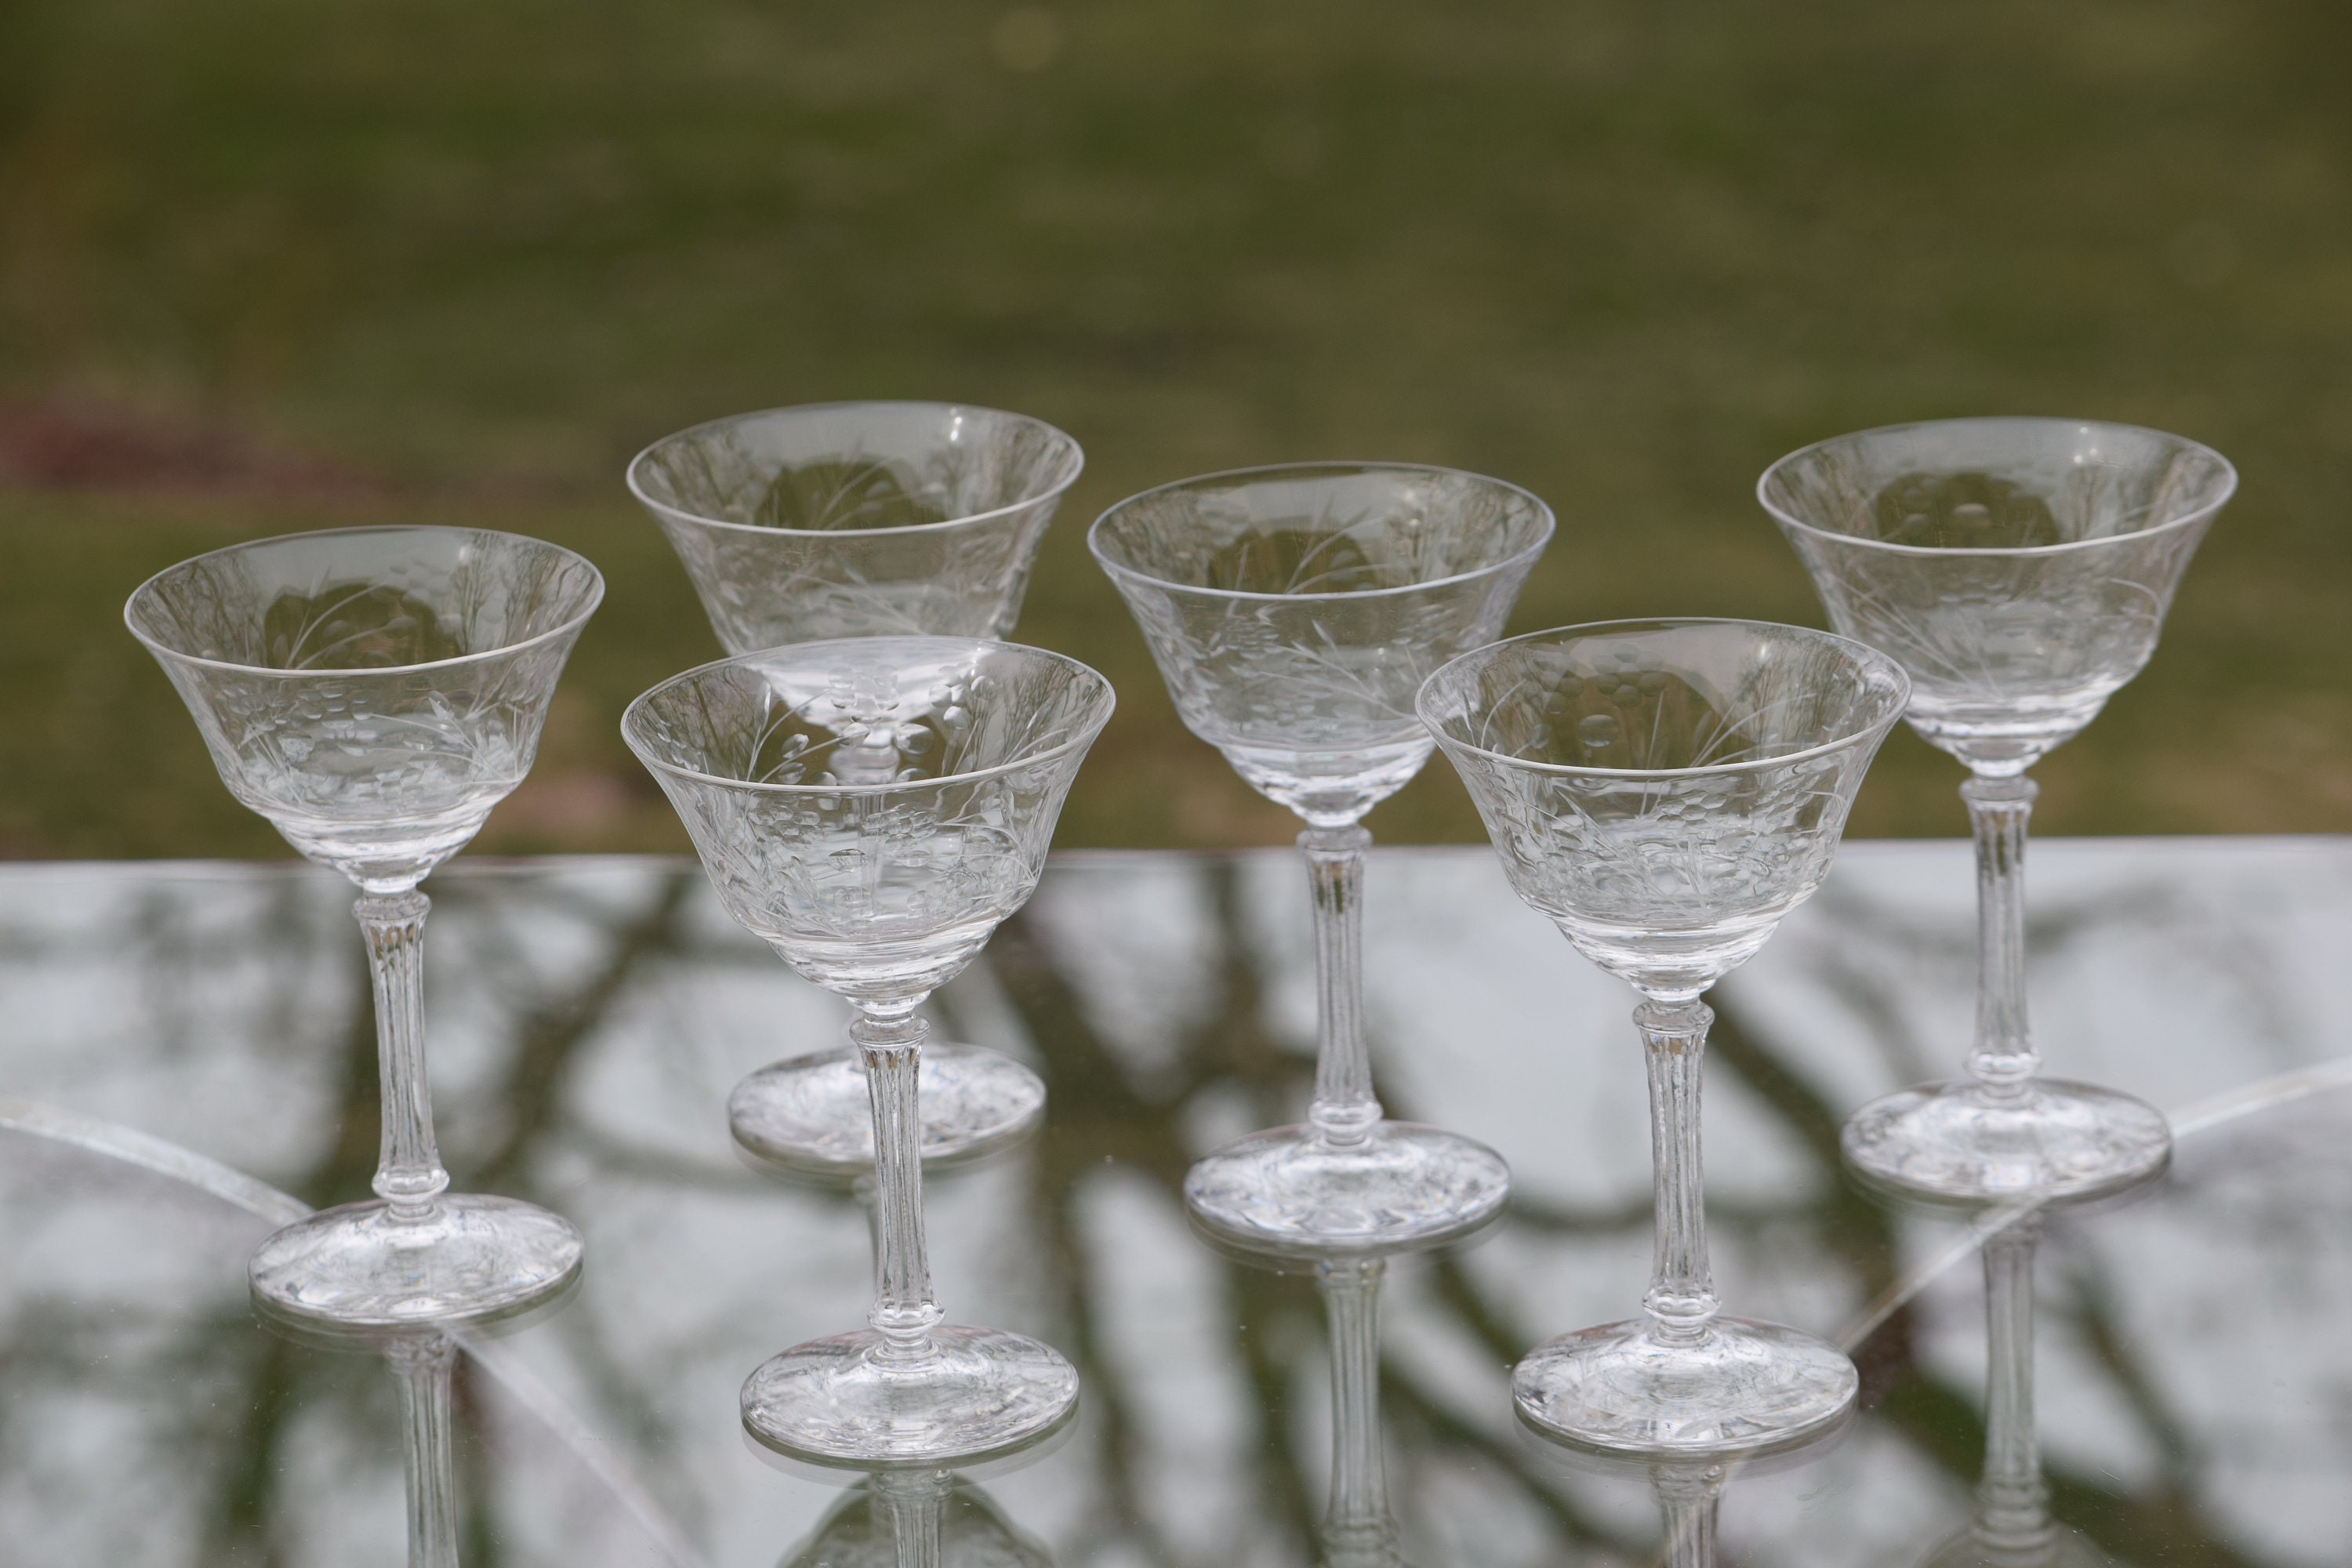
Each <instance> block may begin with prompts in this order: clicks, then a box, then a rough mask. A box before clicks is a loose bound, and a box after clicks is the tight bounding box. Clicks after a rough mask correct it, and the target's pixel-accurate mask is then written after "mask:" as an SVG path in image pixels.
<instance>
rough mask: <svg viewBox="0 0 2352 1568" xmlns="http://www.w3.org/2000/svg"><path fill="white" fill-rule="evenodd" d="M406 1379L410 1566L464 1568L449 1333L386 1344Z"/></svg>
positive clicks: (387, 1356) (403, 1406) (453, 1351)
mask: <svg viewBox="0 0 2352 1568" xmlns="http://www.w3.org/2000/svg"><path fill="white" fill-rule="evenodd" d="M383 1356H384V1360H385V1361H387V1362H389V1363H392V1370H393V1373H394V1375H395V1376H397V1377H398V1378H399V1379H400V1414H401V1430H402V1443H401V1447H402V1449H403V1452H404V1456H405V1458H406V1461H407V1470H408V1568H458V1563H457V1442H456V1436H455V1433H454V1432H453V1431H452V1401H451V1392H452V1390H451V1384H452V1373H454V1372H455V1371H456V1369H457V1343H456V1342H455V1341H453V1340H451V1339H450V1338H449V1337H448V1336H447V1335H446V1334H443V1333H439V1332H427V1333H421V1334H404V1335H402V1336H401V1337H400V1338H398V1339H395V1340H393V1341H392V1342H390V1343H389V1344H387V1345H386V1346H385V1347H384V1352H383Z"/></svg>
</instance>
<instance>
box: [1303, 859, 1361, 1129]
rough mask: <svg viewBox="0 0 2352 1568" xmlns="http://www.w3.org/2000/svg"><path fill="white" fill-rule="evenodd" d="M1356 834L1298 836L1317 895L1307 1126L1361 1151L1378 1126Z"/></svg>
mask: <svg viewBox="0 0 2352 1568" xmlns="http://www.w3.org/2000/svg"><path fill="white" fill-rule="evenodd" d="M1371 844H1372V836H1371V835H1370V833H1367V832H1366V831H1364V829H1362V828H1360V827H1354V826H1349V827H1310V828H1308V829H1307V831H1306V832H1304V833H1302V834H1300V835H1299V836H1298V849H1299V853H1300V854H1302V855H1304V856H1306V857H1307V879H1308V880H1309V882H1310V883H1311V884H1312V885H1313V887H1314V889H1315V978H1316V984H1317V992H1316V1009H1315V1023H1316V1048H1315V1102H1314V1104H1312V1105H1311V1106H1309V1107H1308V1108H1307V1121H1308V1122H1309V1123H1310V1124H1312V1125H1313V1127H1314V1129H1315V1131H1316V1132H1317V1134H1318V1135H1319V1136H1320V1137H1321V1138H1322V1139H1323V1141H1324V1142H1328V1143H1333V1144H1339V1145H1342V1146H1344V1145H1347V1144H1350V1143H1360V1142H1363V1141H1364V1138H1365V1135H1366V1134H1367V1133H1369V1132H1370V1131H1371V1130H1372V1128H1373V1127H1375V1126H1376V1125H1378V1124H1379V1122H1380V1120H1381V1102H1380V1101H1379V1100H1375V1099H1373V1098H1372V1057H1371V1048H1370V1045H1369V1044H1367V1042H1366V1041H1365V1039H1364V964H1363V933H1364V910H1363V903H1364V851H1365V850H1367V849H1369V848H1370V847H1371Z"/></svg>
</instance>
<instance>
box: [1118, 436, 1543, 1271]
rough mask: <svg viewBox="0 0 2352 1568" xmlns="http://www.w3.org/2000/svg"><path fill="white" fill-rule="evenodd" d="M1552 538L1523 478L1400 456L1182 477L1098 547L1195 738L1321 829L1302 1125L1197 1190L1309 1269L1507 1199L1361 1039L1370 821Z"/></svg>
mask: <svg viewBox="0 0 2352 1568" xmlns="http://www.w3.org/2000/svg"><path fill="white" fill-rule="evenodd" d="M1551 532H1552V516H1551V511H1550V510H1549V508H1547V507H1546V506H1545V505H1544V504H1543V503H1542V502H1541V501H1539V500H1537V499H1536V498H1535V497H1533V496H1531V495H1529V494H1528V493H1527V492H1526V491H1525V490H1522V489H1517V487H1516V486H1512V485H1507V484H1504V483H1502V482H1501V481H1499V480H1496V479H1486V478H1483V477H1481V476H1479V475H1476V474H1465V473H1461V472H1458V471H1456V470H1454V469H1451V468H1421V467H1414V466H1412V465H1407V464H1378V463H1370V464H1352V463H1326V464H1294V465H1287V466H1282V467H1276V468H1250V469H1244V470H1240V471H1238V472H1234V473H1228V474H1213V475H1210V476H1207V477H1205V478H1202V479H1186V480H1183V481H1181V482H1180V483H1177V484H1172V485H1166V486H1163V487H1161V488H1160V489H1153V490H1147V491H1145V492H1144V493H1143V494H1141V495H1139V496H1134V497H1130V498H1129V500H1124V501H1121V502H1120V503H1119V504H1118V505H1117V506H1115V507H1113V508H1111V509H1110V510H1108V511H1107V512H1105V513H1104V514H1103V515H1102V516H1101V517H1100V518H1099V519H1098V520H1097V521H1096V523H1095V525H1094V528H1093V530H1092V531H1090V532H1089V533H1088V534H1087V544H1088V546H1089V547H1090V548H1091V549H1092V550H1093V551H1094V554H1095V559H1096V560H1097V562H1099V563H1101V565H1102V568H1103V570H1104V571H1105V572H1106V573H1108V574H1109V576H1110V579H1111V581H1112V582H1113V583H1115V584H1118V590H1119V593H1120V595H1122V596H1123V597H1124V598H1125V599H1126V600H1127V605H1128V608H1129V610H1130V611H1132V612H1133V613H1134V616H1135V619H1136V624H1137V625H1138V626H1140V627H1141V628H1142V630H1143V636H1144V640H1145V641H1146V642H1147V643H1148V644H1150V648H1151V656H1152V658H1153V660H1154V661H1155V662H1156V663H1157V664H1158V665H1159V667H1160V678H1161V679H1163V680H1164V681H1166V683H1167V686H1168V692H1169V695H1170V697H1171V698H1172V699H1173V700H1174V701H1175V704H1176V709H1177V711H1178V713H1179V714H1181V716H1182V718H1183V721H1184V723H1185V725H1186V726H1187V727H1188V728H1189V729H1191V730H1192V732H1193V733H1194V734H1196V735H1198V736H1200V737H1201V738H1202V740H1204V741H1207V742H1209V743H1210V744H1212V745H1213V746H1215V747H1216V748H1217V749H1218V750H1219V751H1221V752H1223V753H1224V755H1225V759H1226V760H1227V761H1228V762H1230V763H1232V764H1233V766H1234V771H1236V772H1237V773H1240V774H1241V775H1242V777H1243V778H1244V780H1246V781H1247V782H1248V783H1249V784H1250V785H1251V787H1252V788H1254V789H1256V790H1257V791H1259V792H1260V793H1261V794H1263V795H1266V796H1268V797H1269V798H1271V799H1273V800H1276V801H1279V802H1281V803H1282V804H1283V805H1286V806H1288V807H1289V808H1290V809H1291V810H1292V811H1294V812H1296V813H1297V814H1298V816H1300V817H1302V818H1304V819H1305V821H1306V822H1307V831H1306V832H1304V833H1302V834H1301V835H1299V838H1298V847H1299V850H1300V853H1301V854H1302V855H1303V856H1304V857H1305V858H1306V860H1307V878H1308V882H1309V885H1310V886H1311V887H1312V888H1313V889H1314V894H1315V931H1316V973H1317V977H1318V979H1317V984H1318V1005H1317V1012H1318V1019H1319V1021H1320V1023H1319V1028H1320V1044H1319V1046H1318V1057H1317V1060H1318V1069H1317V1080H1316V1091H1315V1098H1314V1100H1313V1101H1312V1103H1311V1104H1310V1105H1309V1107H1308V1109H1307V1120H1306V1121H1305V1122H1304V1123H1303V1124H1298V1125H1293V1126H1286V1127H1279V1128H1276V1129H1274V1130H1272V1131H1265V1132H1260V1133H1258V1134H1256V1135H1255V1136H1253V1137H1249V1138H1245V1139H1243V1140H1240V1141H1238V1142H1234V1143H1233V1144H1231V1145H1229V1146H1227V1147H1226V1148H1223V1149H1220V1150H1218V1151H1216V1152H1214V1153H1212V1154H1210V1155H1208V1156H1207V1157H1205V1158H1203V1159H1202V1160H1201V1161H1199V1162H1197V1163H1195V1164H1194V1165H1193V1166H1192V1172H1191V1173H1190V1174H1189V1175H1188V1176H1187V1178H1186V1181H1185V1189H1184V1190H1185V1201H1186V1202H1187V1204H1189V1205H1191V1208H1192V1215H1193V1218H1194V1220H1195V1221H1196V1222H1197V1223H1199V1224H1201V1225H1202V1226H1207V1227H1208V1228H1210V1229H1211V1230H1213V1231H1215V1232H1217V1233H1219V1234H1220V1235H1222V1236H1223V1237H1224V1238H1226V1239H1227V1240H1229V1241H1231V1242H1234V1243H1236V1244H1240V1245H1244V1246H1255V1247H1260V1248H1262V1249H1265V1250H1269V1251H1274V1252H1279V1253H1289V1254H1297V1255H1299V1256H1315V1255H1318V1253H1320V1252H1322V1251H1325V1250H1328V1248H1329V1247H1332V1246H1335V1245H1347V1246H1352V1247H1359V1248H1361V1249H1365V1250H1368V1251H1387V1250H1391V1249H1393V1248H1395V1247H1399V1246H1402V1245H1416V1244H1433V1243H1436V1242H1440V1241H1444V1240H1448V1239H1452V1238H1454V1237H1459V1236H1461V1235H1463V1234H1464V1233H1465V1232H1467V1231H1469V1230H1473V1229H1475V1228H1476V1227H1477V1226H1481V1225H1484V1224H1486V1223H1487V1222H1488V1221H1490V1220H1492V1219H1493V1218H1494V1217H1495V1215H1496V1214H1497V1213H1499V1212H1500V1210H1501V1207H1502V1205H1503V1201H1504V1199H1505V1197H1506V1196H1507V1194H1508V1192H1509V1189H1510V1171H1509V1167H1507V1165H1506V1164H1505V1163H1503V1160H1502V1157H1501V1156H1500V1155H1498V1154H1496V1152H1494V1151H1493V1150H1491V1149H1488V1148H1486V1147H1485V1146H1484V1145H1482V1144H1479V1143H1476V1142H1473V1141H1471V1140H1469V1139H1466V1138H1464V1137H1461V1136H1460V1135H1459V1134H1456V1133H1452V1132H1447V1131H1441V1130H1439V1129H1437V1128H1433V1127H1423V1126H1418V1125H1415V1124H1412V1123H1409V1122H1402V1121H1389V1120H1387V1119H1385V1118H1384V1117H1383V1116H1382V1114H1381V1104H1380V1101H1379V1100H1378V1099H1377V1098H1375V1096H1374V1093H1373V1087H1372V1074H1371V1057H1370V1047H1369V1046H1368V1045H1367V1043H1366V1041H1365V1037H1364V1017H1363V996H1362V994H1363V981H1362V975H1361V960H1360V947H1361V925H1362V920H1363V913H1362V903H1363V856H1364V852H1365V850H1366V849H1367V848H1368V847H1370V844H1371V835H1370V834H1369V833H1367V832H1365V831H1364V830H1363V829H1362V828H1361V827H1360V826H1357V825H1358V823H1359V822H1360V820H1361V818H1362V817H1363V816H1364V814H1365V813H1366V812H1368V811H1370V809H1371V808H1372V807H1373V806H1374V805H1378V804H1379V803H1380V802H1381V801H1382V800H1384V799H1386V798H1387V797H1388V796H1389V795H1392V794H1394V793H1395V792H1396V791H1398V790H1400V789H1402V788H1403V787H1404V786H1405V784H1408V783H1410V782H1411V781H1412V777H1413V775H1414V774H1415V773H1419V772H1420V771H1421V767H1422V764H1423V763H1425V762H1427V761H1428V760H1429V754H1430V752H1431V750H1432V749H1433V744H1434V742H1432V741H1431V739H1430V737H1429V734H1428V731H1426V730H1424V729H1423V727H1422V724H1421V721H1419V720H1418V719H1417V718H1416V717H1415V716H1414V714H1413V711H1412V698H1413V693H1414V691H1415V690H1416V689H1418V688H1419V686H1420V684H1421V681H1422V679H1423V678H1424V677H1425V676H1427V675H1428V673H1429V672H1430V671H1431V670H1433V669H1434V668H1437V667H1438V666H1439V665H1440V664H1443V663H1444V661H1445V660H1446V659H1448V658H1452V657H1454V655H1455V654H1457V653H1461V652H1463V651H1465V650H1466V649H1469V648H1473V647H1478V646H1479V645H1480V644H1482V643H1486V642H1490V641H1492V640H1493V639H1494V638H1495V637H1496V635H1498V634H1499V633H1500V632H1501V630H1502V626H1503V621H1504V618H1505V617H1506V616H1508V615H1509V614H1510V609H1511V605H1512V604H1513V602H1514V601H1515V600H1517V597H1518V593H1519V589H1520V587H1521V585H1522V584H1525V583H1526V581H1527V575H1528V572H1529V571H1530V570H1532V569H1533V567H1534V565H1535V562H1536V558H1537V557H1538V555H1540V554H1541V553H1542V552H1543V548H1544V546H1545V544H1546V543H1547V542H1549V540H1550V538H1551Z"/></svg>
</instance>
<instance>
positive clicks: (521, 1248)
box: [246, 1193, 581, 1328]
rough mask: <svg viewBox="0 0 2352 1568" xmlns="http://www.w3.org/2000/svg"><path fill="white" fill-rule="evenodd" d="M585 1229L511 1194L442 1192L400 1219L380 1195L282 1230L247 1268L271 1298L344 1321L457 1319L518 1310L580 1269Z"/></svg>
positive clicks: (288, 1310)
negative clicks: (427, 1208)
mask: <svg viewBox="0 0 2352 1568" xmlns="http://www.w3.org/2000/svg"><path fill="white" fill-rule="evenodd" d="M580 1252H581V1242H580V1233H579V1232H578V1231H576V1230H574V1229H573V1228H572V1222H571V1221H569V1220H567V1219H565V1218H563V1217H562V1215H553V1214H550V1213H548V1212H547V1211H546V1210H545V1209H543V1208H540V1207H538V1206H537V1205H532V1204H526V1203H520V1202H518V1201H516V1200H515V1199H513V1198H495V1197H487V1196H484V1195H483V1194H478V1193H444V1194H441V1196H440V1197H439V1198H437V1199H436V1200H435V1212H434V1214H433V1215H431V1216H429V1217H427V1218H425V1219H421V1220H396V1219H394V1218H393V1217H392V1213H391V1208H390V1205H387V1204H385V1203H384V1202H383V1200H382V1199H376V1200H374V1201H373V1202H369V1203H363V1204H345V1205H341V1207H339V1208H331V1209H321V1210H320V1211H319V1212H318V1213H317V1214H314V1215H310V1217H309V1218H307V1219H299V1220H296V1221H295V1222H294V1223H293V1224H292V1225H289V1226H286V1227H285V1228H284V1229H282V1230H279V1231H276V1232H274V1233H272V1234H271V1235H270V1237H268V1239H267V1240H265V1241H263V1242H262V1244H261V1246H260V1247H258V1248H257V1249H256V1250H255V1252H254V1255H253V1259H252V1261H251V1262H250V1263H249V1264H247V1268H246V1278H247V1281H248V1282H249V1283H250V1284H251V1286H252V1288H253V1293H254V1295H255V1297H256V1298H257V1299H258V1300H259V1301H260V1303H261V1305H262V1307H263V1309H264V1310H267V1311H269V1312H272V1313H276V1314H278V1315H279V1316H282V1317H285V1318H288V1319H291V1320H293V1321H296V1322H298V1323H299V1322H304V1321H310V1322H317V1323H320V1324H324V1325H329V1326H332V1327H341V1328H415V1327H418V1326H420V1325H423V1324H427V1323H430V1324H434V1325H436V1326H439V1327H457V1326H461V1325H465V1324H472V1323H483V1322H488V1321H492V1320H495V1319H499V1318H505V1317H511V1316H513V1315H514V1314H516V1313H519V1312H522V1311H526V1310H530V1308H532V1307H534V1306H537V1305H539V1304H540V1303H541V1302H542V1301H545V1300H548V1299H549V1298H551V1297H553V1296H555V1295H557V1294H559V1293H561V1292H562V1290H563V1289H564V1288H565V1287H566V1286H568V1285H570V1284H571V1282H572V1276H574V1275H575V1274H577V1273H579V1271H580Z"/></svg>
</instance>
